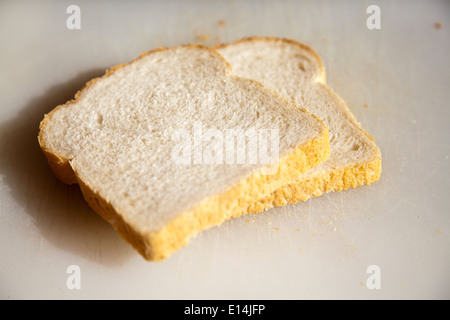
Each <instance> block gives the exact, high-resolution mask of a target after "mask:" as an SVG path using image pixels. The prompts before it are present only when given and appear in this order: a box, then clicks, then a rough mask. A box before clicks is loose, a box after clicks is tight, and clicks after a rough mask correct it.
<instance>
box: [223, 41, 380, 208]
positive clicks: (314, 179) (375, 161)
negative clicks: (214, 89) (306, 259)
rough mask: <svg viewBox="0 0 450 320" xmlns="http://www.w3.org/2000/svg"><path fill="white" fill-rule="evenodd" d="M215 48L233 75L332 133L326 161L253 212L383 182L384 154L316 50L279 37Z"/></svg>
mask: <svg viewBox="0 0 450 320" xmlns="http://www.w3.org/2000/svg"><path fill="white" fill-rule="evenodd" d="M215 49H216V50H217V51H218V52H219V53H220V54H222V55H223V56H224V58H225V59H226V60H227V61H228V62H229V63H230V64H231V67H232V70H233V73H234V74H236V75H239V76H242V77H246V78H251V79H255V80H257V81H260V82H261V83H263V84H264V85H265V86H266V87H268V88H271V89H273V90H275V91H277V92H278V93H279V94H281V95H282V96H284V97H286V98H287V99H289V100H290V101H293V102H294V103H296V104H297V105H299V106H301V107H304V108H305V109H307V110H308V111H310V112H311V113H313V114H315V115H317V116H318V117H319V118H320V119H322V120H323V121H324V122H325V123H326V124H327V126H328V129H329V133H330V144H331V146H330V148H331V151H330V152H331V154H330V157H329V159H328V160H327V161H325V162H324V163H322V164H321V165H319V166H317V167H315V168H313V169H311V170H309V171H308V172H306V173H303V174H301V175H300V176H298V177H296V178H295V179H294V180H293V181H290V183H288V184H286V185H284V186H283V187H281V188H279V189H277V190H276V191H274V192H273V193H271V194H270V195H268V196H266V197H263V198H262V199H260V200H259V201H257V202H255V203H254V204H252V205H251V206H249V208H248V209H247V210H248V212H253V213H254V212H260V211H262V210H265V209H268V208H271V207H274V206H284V205H286V204H294V203H296V202H299V201H305V200H307V199H309V198H310V197H317V196H320V195H321V194H323V193H325V192H329V191H341V190H344V189H348V188H350V187H356V186H360V185H364V184H367V185H368V184H370V183H372V182H374V181H377V180H378V179H379V177H380V174H381V153H380V150H379V148H378V147H377V145H376V144H375V142H374V139H373V138H372V137H371V136H370V135H369V134H368V133H367V132H366V131H365V130H364V129H363V128H362V127H361V125H360V124H359V123H358V122H357V121H356V119H355V117H354V116H353V114H352V113H351V112H350V111H349V109H348V107H347V105H346V103H345V102H344V101H343V100H342V99H341V98H340V97H339V96H338V95H337V94H336V93H335V92H333V90H331V89H330V88H329V87H328V86H327V85H326V84H325V69H324V66H323V64H322V61H321V59H320V57H319V55H318V54H317V53H316V52H315V51H313V50H312V49H311V48H309V47H308V46H306V45H304V44H301V43H299V42H297V41H294V40H291V39H283V38H274V37H250V38H245V39H241V40H238V41H236V42H235V43H231V44H222V45H219V46H216V47H215Z"/></svg>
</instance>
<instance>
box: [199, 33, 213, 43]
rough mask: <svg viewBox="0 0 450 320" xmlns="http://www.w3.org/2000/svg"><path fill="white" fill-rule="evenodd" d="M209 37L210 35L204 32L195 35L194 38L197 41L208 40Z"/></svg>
mask: <svg viewBox="0 0 450 320" xmlns="http://www.w3.org/2000/svg"><path fill="white" fill-rule="evenodd" d="M209 38H210V37H209V36H208V35H206V34H200V35H198V36H196V40H197V41H199V42H208V41H209Z"/></svg>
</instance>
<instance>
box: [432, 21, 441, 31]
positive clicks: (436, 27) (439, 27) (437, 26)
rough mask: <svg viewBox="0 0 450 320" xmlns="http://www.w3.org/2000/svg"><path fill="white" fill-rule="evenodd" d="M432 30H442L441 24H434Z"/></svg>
mask: <svg viewBox="0 0 450 320" xmlns="http://www.w3.org/2000/svg"><path fill="white" fill-rule="evenodd" d="M434 28H435V29H436V30H439V29H441V28H442V23H440V22H436V23H435V24H434Z"/></svg>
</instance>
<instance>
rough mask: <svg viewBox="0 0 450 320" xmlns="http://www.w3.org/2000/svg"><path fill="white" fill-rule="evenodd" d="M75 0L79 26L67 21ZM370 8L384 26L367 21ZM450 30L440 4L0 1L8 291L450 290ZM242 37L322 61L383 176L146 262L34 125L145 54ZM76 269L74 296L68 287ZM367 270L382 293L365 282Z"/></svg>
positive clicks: (0, 170) (3, 269) (437, 293)
mask: <svg viewBox="0 0 450 320" xmlns="http://www.w3.org/2000/svg"><path fill="white" fill-rule="evenodd" d="M70 4H77V5H79V6H80V8H81V30H73V31H71V30H68V29H67V28H66V19H67V17H68V14H66V8H67V6H68V5H70ZM371 4H377V5H379V6H380V8H381V30H368V29H367V27H366V19H367V18H368V16H369V15H368V14H367V13H366V9H367V7H368V6H369V5H371ZM220 20H223V21H224V23H225V25H222V24H223V23H219V21H220ZM436 23H440V25H436ZM449 31H450V2H448V1H241V0H239V1H237V0H228V1H148V2H144V1H121V2H119V1H109V2H106V1H69V2H67V1H2V2H1V3H0V39H1V41H0V70H1V73H0V152H1V153H0V257H1V258H0V298H2V299H34V298H42V299H48V298H58V299H77V298H86V299H91V298H95V299H103V298H105V299H109V298H112V299H114V298H138V299H140V298H143V299H180V298H183V299H219V298H220V299H222V298H224V299H300V298H306V299H322V298H332V299H335V298H336V299H347V298H355V299H379V298H383V299H386V298H387V299H410V298H414V299H417V298H419V299H421V298H424V299H432V298H438V299H448V298H450V275H449V271H450V250H449V249H450V246H449V245H450V216H449V205H450V201H449V198H450V195H449V187H450V182H449V178H450V175H449V155H450V144H449V140H448V139H449V137H450V130H449V126H448V123H449V120H450V106H449V89H450V88H449V84H450V68H449V56H450V50H449V49H450V44H449V39H450V37H449ZM250 35H261V36H266V35H274V36H282V37H290V38H293V39H296V40H298V41H302V42H304V43H306V44H308V45H310V46H311V47H312V48H314V49H315V50H316V51H317V52H318V53H319V54H320V55H321V57H322V58H323V61H324V64H325V67H326V72H327V81H328V84H329V85H330V87H331V88H333V89H334V90H335V91H336V92H337V93H339V94H340V95H341V96H342V98H344V100H346V101H347V102H348V104H349V107H350V109H351V110H352V112H353V113H354V114H355V115H356V117H357V118H358V120H359V121H360V122H361V123H362V125H363V127H364V128H366V129H367V130H368V131H369V132H370V133H371V134H372V135H373V136H374V137H375V139H376V142H377V143H378V145H379V146H380V149H381V152H382V155H383V173H382V177H381V179H380V181H379V182H377V183H375V184H373V185H371V186H365V187H360V188H357V189H353V190H348V191H345V192H341V193H332V194H327V195H324V196H322V197H320V198H317V199H312V200H310V201H307V202H305V203H300V204H297V205H293V206H287V207H285V208H278V209H273V210H269V211H267V212H265V213H262V214H258V215H252V216H246V217H242V218H239V219H235V220H233V221H229V222H227V223H225V224H223V225H222V226H220V227H216V228H212V229H210V230H207V231H205V232H203V233H201V234H200V235H199V236H198V237H197V238H195V239H194V240H193V241H192V242H191V244H190V245H189V246H187V247H185V248H183V249H182V250H180V251H178V252H177V253H175V254H174V255H173V256H172V257H171V258H170V259H168V260H166V261H164V262H162V263H149V262H145V261H144V260H143V259H142V258H141V257H140V256H139V255H137V254H136V253H135V251H134V250H132V249H131V248H130V247H129V246H128V244H126V243H125V242H124V241H123V240H122V239H121V238H120V237H119V236H118V235H117V234H116V233H115V231H114V230H113V229H112V228H111V227H110V226H109V225H108V224H107V223H106V222H104V221H103V220H102V219H101V218H99V217H98V216H97V215H96V214H95V213H94V212H93V211H92V210H91V209H90V208H89V207H88V206H87V205H86V204H85V202H84V200H83V198H82V195H81V193H80V191H79V189H78V187H77V186H66V185H63V184H61V183H60V182H58V181H57V180H56V179H55V178H54V177H53V175H52V174H51V172H50V170H49V168H48V166H47V163H46V161H45V159H44V157H43V155H42V153H41V151H40V149H39V147H38V144H37V138H36V136H37V133H38V125H39V122H40V120H41V119H42V117H43V115H44V113H46V112H49V111H50V110H51V109H52V108H53V107H55V106H56V105H58V104H60V103H63V102H65V101H66V100H68V99H70V98H72V97H73V95H74V93H75V92H76V91H77V90H78V89H79V88H80V87H81V86H82V85H83V84H84V83H85V82H86V81H88V80H89V79H91V78H92V77H95V76H99V75H101V74H103V72H104V70H105V69H106V68H108V67H110V66H112V65H115V64H118V63H122V62H127V61H129V60H131V59H133V58H135V57H137V56H138V55H139V53H140V52H141V51H146V50H150V49H153V48H155V47H159V46H173V45H178V44H184V43H193V42H198V43H203V44H206V45H210V44H214V43H217V42H227V41H233V40H235V39H238V38H240V37H243V36H250ZM72 264H75V265H78V266H79V267H80V268H81V290H73V291H71V290H68V289H67V287H66V280H67V277H68V276H69V275H68V274H67V273H66V268H67V267H68V266H69V265H72ZM370 265H377V266H379V267H380V270H381V289H379V290H369V289H368V288H367V286H366V280H367V278H368V277H369V274H367V273H366V268H367V267H368V266H370Z"/></svg>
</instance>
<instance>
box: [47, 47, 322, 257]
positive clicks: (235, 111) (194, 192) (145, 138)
mask: <svg viewBox="0 0 450 320" xmlns="http://www.w3.org/2000/svg"><path fill="white" fill-rule="evenodd" d="M228 130H234V131H233V132H234V133H236V132H238V133H239V134H240V135H241V136H240V138H242V135H245V137H244V138H245V139H244V140H241V141H243V142H242V143H243V146H244V150H245V152H249V153H251V152H252V151H249V150H253V151H254V148H252V146H255V145H256V144H257V143H258V142H259V141H257V140H255V139H257V138H258V135H246V133H248V132H259V133H261V132H265V133H267V132H277V134H278V140H277V141H276V143H277V146H278V148H277V154H271V155H270V157H269V159H268V160H267V159H265V161H256V162H255V161H254V162H251V161H244V162H238V161H228V162H227V161H225V157H226V150H224V149H225V148H222V147H220V146H222V145H223V143H224V142H223V141H222V144H220V143H218V142H220V139H224V140H225V139H226V138H227V137H228V136H227V135H226V133H227V132H228ZM211 132H212V133H211ZM242 132H244V133H242ZM202 133H203V135H202ZM207 134H209V136H207ZM239 134H238V136H239ZM218 140H219V141H218ZM39 144H40V146H41V148H42V150H43V152H44V154H45V155H46V157H47V159H48V162H49V165H50V167H51V168H52V170H53V172H54V173H55V175H56V176H57V177H58V178H59V179H60V180H61V181H63V182H65V183H78V184H79V185H80V188H81V191H82V192H83V195H84V198H85V199H86V201H87V202H88V203H89V205H90V206H91V207H92V208H93V209H94V211H96V212H97V213H98V214H99V215H100V216H102V217H103V218H104V219H105V220H107V221H108V222H109V223H111V224H112V225H113V227H114V228H115V229H116V230H117V231H118V233H119V234H120V235H121V236H122V237H123V238H124V239H125V240H126V241H128V242H129V243H130V244H131V245H132V246H133V247H134V248H135V249H136V250H137V251H138V252H139V253H140V254H141V255H142V256H143V257H144V258H145V259H147V260H151V261H161V260H164V259H166V258H167V257H169V256H170V255H171V254H172V253H173V252H175V251H176V250H178V249H180V248H181V247H183V246H185V245H186V244H187V243H188V242H189V239H190V238H192V237H193V236H195V235H196V234H197V233H198V232H200V231H202V230H204V229H206V228H208V227H211V226H215V225H218V224H220V223H222V222H224V221H225V220H227V219H230V218H232V217H235V216H238V215H240V214H242V213H243V212H245V209H246V208H248V207H249V206H250V205H251V204H252V203H254V202H255V201H257V200H258V199H261V198H263V197H265V196H267V195H270V194H271V193H272V192H273V191H274V190H276V189H278V188H280V187H282V186H283V185H285V184H286V183H287V182H289V181H291V180H292V179H293V178H294V177H296V176H298V175H299V174H300V173H302V172H306V171H307V170H309V169H311V168H313V167H315V166H317V165H319V164H320V163H322V162H323V161H325V160H326V159H327V158H328V156H329V154H330V148H329V135H328V128H327V127H326V126H325V125H324V122H323V121H321V120H320V119H318V118H317V117H316V116H314V115H312V114H310V113H309V112H307V111H305V110H304V109H300V108H299V107H298V106H296V105H295V104H293V103H292V102H289V101H287V100H286V99H284V98H282V97H281V96H279V95H278V94H276V93H274V92H272V91H270V90H268V89H266V88H265V87H264V86H263V85H261V84H260V83H259V82H256V81H254V80H249V79H245V78H241V77H238V76H235V75H233V74H232V73H231V69H230V66H229V64H228V63H227V62H226V61H225V60H224V59H223V57H222V56H221V55H219V54H218V53H217V52H216V51H214V50H212V49H209V48H205V47H202V46H198V45H184V46H178V47H173V48H159V49H155V50H152V51H149V52H145V53H142V54H141V55H140V56H139V57H138V58H137V59H135V60H133V61H131V62H129V63H125V64H121V65H118V66H115V67H113V68H111V69H110V70H108V71H107V72H106V74H105V75H104V76H102V77H100V78H96V79H93V80H91V81H90V82H88V83H87V84H86V85H85V87H84V88H82V89H81V90H80V91H79V92H78V93H77V94H76V95H75V98H74V100H71V101H69V102H67V103H66V104H63V105H60V106H58V107H56V108H55V109H54V110H53V111H51V112H50V113H49V114H47V115H46V116H45V117H44V119H43V121H42V122H41V125H40V132H39ZM236 144H237V143H236ZM217 146H219V147H220V148H218V147H217ZM180 155H182V156H180ZM221 156H222V157H221ZM237 157H239V155H238V154H237V153H236V154H234V156H233V157H232V158H231V160H235V159H236V158H237ZM248 157H249V158H250V155H249V156H248ZM244 158H245V157H244ZM180 159H181V161H180ZM227 159H228V158H227ZM245 159H247V158H245ZM228 160H229V159H228ZM268 168H269V169H270V168H271V169H272V170H271V171H268V170H267V169H268ZM268 172H270V173H268Z"/></svg>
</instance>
